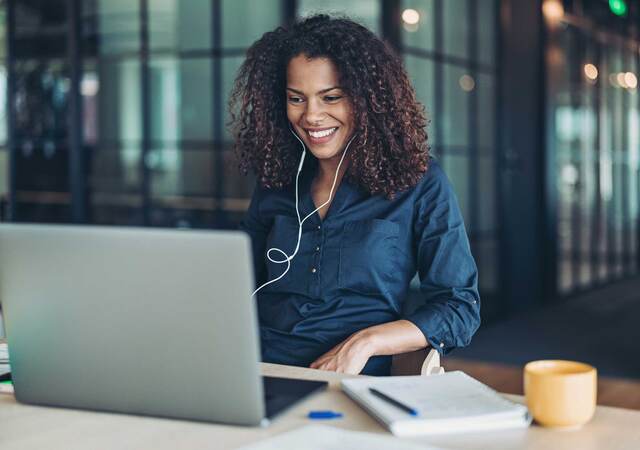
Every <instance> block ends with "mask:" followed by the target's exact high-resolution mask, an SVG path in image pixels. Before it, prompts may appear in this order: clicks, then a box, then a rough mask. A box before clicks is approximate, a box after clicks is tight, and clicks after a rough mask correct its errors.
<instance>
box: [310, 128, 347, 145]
mask: <svg viewBox="0 0 640 450" xmlns="http://www.w3.org/2000/svg"><path fill="white" fill-rule="evenodd" d="M333 128H335V129H336V131H334V132H333V133H331V134H330V135H328V136H323V137H321V138H314V137H313V136H311V135H310V134H309V132H310V131H313V132H318V131H324V130H331V129H333ZM339 129H340V127H337V126H336V127H324V128H304V131H305V132H306V133H305V134H306V135H307V139H309V142H311V143H312V144H325V143H327V142H329V141H330V140H331V139H333V138H334V136H335V135H336V134H338V130H339Z"/></svg>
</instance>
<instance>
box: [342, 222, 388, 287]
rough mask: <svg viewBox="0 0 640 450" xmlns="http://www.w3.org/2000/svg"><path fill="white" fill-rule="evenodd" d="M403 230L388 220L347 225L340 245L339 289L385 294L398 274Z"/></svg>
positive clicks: (348, 223) (349, 223)
mask: <svg viewBox="0 0 640 450" xmlns="http://www.w3.org/2000/svg"><path fill="white" fill-rule="evenodd" d="M399 231H400V226H399V225H398V224H397V223H395V222H390V221H388V220H379V219H375V220H361V221H354V222H347V223H345V225H344V230H343V233H342V239H341V242H340V262H339V264H340V265H339V269H338V285H339V287H341V288H343V289H349V290H352V291H356V292H359V293H361V294H374V295H375V294H378V295H379V294H384V293H385V292H386V291H387V286H388V283H390V282H392V281H393V280H394V271H396V270H398V248H397V241H398V233H399Z"/></svg>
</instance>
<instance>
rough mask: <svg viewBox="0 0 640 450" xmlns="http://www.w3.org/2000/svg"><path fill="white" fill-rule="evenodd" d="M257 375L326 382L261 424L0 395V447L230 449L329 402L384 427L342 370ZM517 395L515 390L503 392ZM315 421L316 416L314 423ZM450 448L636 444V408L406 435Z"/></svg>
mask: <svg viewBox="0 0 640 450" xmlns="http://www.w3.org/2000/svg"><path fill="white" fill-rule="evenodd" d="M262 371H263V373H264V374H265V375H272V376H281V377H289V378H304V379H314V380H325V381H328V382H329V383H330V386H329V389H328V390H327V391H325V392H322V393H319V394H316V395H315V396H313V397H310V398H308V399H306V400H305V401H303V402H301V403H300V404H298V405H297V406H295V407H294V408H293V409H291V410H290V411H288V412H287V413H286V414H284V415H283V416H282V417H280V418H278V419H277V420H276V421H275V422H274V423H273V424H272V425H271V426H270V427H268V428H264V429H261V428H247V427H237V426H228V425H214V424H204V423H195V422H186V421H179V420H168V419H157V418H150V417H136V416H128V415H122V414H109V413H95V412H87V411H77V410H69V409H57V408H45V407H36V406H28V405H22V404H19V403H17V402H16V401H15V399H14V398H13V396H11V395H0V448H1V449H2V450H17V449H20V450H24V449H38V450H40V449H43V448H46V449H82V450H86V449H94V448H101V449H107V448H108V449H136V450H137V449H146V448H153V449H192V448H193V449H199V448H207V449H211V448H219V449H228V448H237V447H239V446H242V445H245V444H248V443H250V442H254V441H257V440H260V439H263V438H265V437H267V436H270V435H273V434H277V433H281V432H283V431H286V430H290V429H293V428H297V427H299V426H302V425H306V424H309V423H310V421H309V420H308V419H306V417H305V415H306V413H307V412H308V411H309V410H311V409H333V410H337V411H341V412H343V413H344V414H345V417H344V418H343V419H339V420H334V421H328V422H322V423H325V424H329V425H332V426H336V427H340V428H346V429H349V430H356V431H369V432H373V433H386V431H385V430H384V429H383V428H382V427H381V426H380V425H378V423H377V422H376V421H375V420H374V419H372V418H371V417H369V415H367V414H366V413H365V412H364V411H363V410H361V409H360V408H359V407H358V406H357V405H356V404H355V403H353V402H352V401H351V400H350V399H349V398H348V397H347V396H346V395H344V394H343V393H342V392H340V387H339V384H340V380H341V379H342V378H343V377H344V376H345V375H340V374H336V373H333V372H324V371H319V370H312V369H306V368H300V367H290V366H280V365H276V364H262ZM508 397H509V398H511V399H512V400H515V401H519V402H521V401H522V397H520V396H508ZM315 423H318V422H315ZM412 440H413V441H417V442H425V443H429V444H431V445H438V446H442V447H445V448H451V449H496V450H498V449H555V450H559V449H571V450H574V449H581V450H588V449H608V450H610V449H638V448H640V411H633V410H627V409H621V408H612V407H606V406H599V407H598V408H597V411H596V415H595V417H594V418H593V420H592V421H591V422H590V423H589V424H587V425H586V426H585V427H584V428H582V429H581V430H579V431H554V430H549V429H545V428H541V427H538V426H532V427H531V428H528V429H524V430H511V431H501V432H487V433H473V434H463V435H443V436H435V437H434V436H431V437H426V438H419V439H412Z"/></svg>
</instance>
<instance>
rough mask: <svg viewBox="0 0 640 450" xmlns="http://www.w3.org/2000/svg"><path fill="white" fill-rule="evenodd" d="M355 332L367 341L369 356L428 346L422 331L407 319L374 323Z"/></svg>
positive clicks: (392, 353)
mask: <svg viewBox="0 0 640 450" xmlns="http://www.w3.org/2000/svg"><path fill="white" fill-rule="evenodd" d="M357 334H358V335H359V336H358V337H359V338H360V339H363V341H364V342H366V343H367V345H366V347H367V348H368V350H369V353H370V355H371V356H377V355H397V354H399V353H407V352H412V351H414V350H420V349H423V348H425V347H427V346H429V343H428V342H427V339H426V338H425V336H424V334H423V333H422V331H420V329H419V328H418V327H417V326H415V325H414V324H413V323H411V322H409V321H408V320H396V321H393V322H387V323H383V324H380V325H374V326H372V327H369V328H365V329H364V330H361V331H360V332H358V333H357Z"/></svg>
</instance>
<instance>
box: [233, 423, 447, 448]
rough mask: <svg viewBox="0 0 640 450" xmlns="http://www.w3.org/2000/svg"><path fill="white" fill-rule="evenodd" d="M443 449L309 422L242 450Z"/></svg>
mask: <svg viewBox="0 0 640 450" xmlns="http://www.w3.org/2000/svg"><path fill="white" fill-rule="evenodd" d="M362 449H367V450H389V449H393V450H439V449H440V450H442V447H432V446H427V445H422V444H415V443H413V442H408V441H403V440H401V439H398V438H394V437H391V436H385V435H380V434H375V433H364V432H361V431H348V430H343V429H341V428H335V427H330V426H326V425H307V426H305V427H302V428H298V429H296V430H293V431H289V432H286V433H282V434H279V435H277V436H273V437H270V438H267V439H265V440H263V441H260V442H258V443H256V444H251V445H249V446H247V447H242V449H241V450H362Z"/></svg>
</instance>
